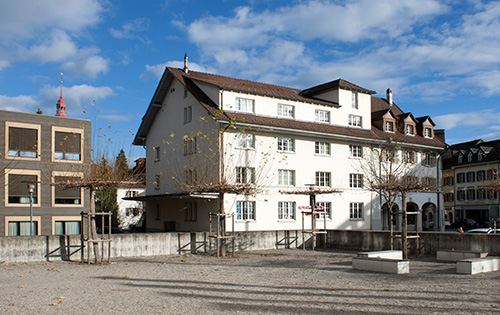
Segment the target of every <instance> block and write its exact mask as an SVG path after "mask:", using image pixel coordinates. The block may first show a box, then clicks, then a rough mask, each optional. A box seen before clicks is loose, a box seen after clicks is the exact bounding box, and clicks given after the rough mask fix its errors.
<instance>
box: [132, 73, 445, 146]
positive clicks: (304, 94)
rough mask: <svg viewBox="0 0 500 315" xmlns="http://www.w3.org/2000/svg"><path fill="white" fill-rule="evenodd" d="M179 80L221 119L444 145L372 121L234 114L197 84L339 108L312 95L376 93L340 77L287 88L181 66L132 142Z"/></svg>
mask: <svg viewBox="0 0 500 315" xmlns="http://www.w3.org/2000/svg"><path fill="white" fill-rule="evenodd" d="M174 78H175V79H177V80H178V81H179V82H180V83H181V84H182V85H184V86H185V87H186V88H187V90H188V91H189V92H190V93H191V94H192V95H193V96H194V97H195V98H196V99H197V100H198V101H199V103H200V104H201V105H202V106H203V107H204V108H205V109H206V110H207V111H208V112H209V113H210V114H211V115H213V116H215V117H218V118H219V119H221V120H233V121H236V122H240V123H246V124H254V125H261V126H270V127H280V128H287V129H296V130H307V131H313V132H320V133H321V132H324V133H329V134H335V135H338V136H340V137H359V138H367V140H370V139H371V140H372V141H378V140H387V139H392V140H394V141H401V142H403V141H404V142H408V143H411V144H418V145H424V146H433V147H438V148H444V146H445V144H444V141H441V140H440V139H438V138H436V137H434V138H433V139H429V138H424V137H420V136H415V137H411V138H408V137H406V135H404V134H401V135H400V134H397V133H395V134H393V133H386V132H383V131H381V130H379V129H378V128H377V127H374V126H373V124H372V128H371V130H367V129H360V128H353V127H345V126H336V125H330V124H323V123H316V122H306V121H300V120H291V119H280V118H275V117H264V116H259V115H254V114H250V113H235V112H224V111H221V110H220V109H219V107H218V105H217V104H215V103H214V101H213V100H212V99H210V98H209V97H208V96H207V95H206V94H205V93H204V92H203V91H202V90H201V88H200V87H199V86H198V83H200V82H203V83H206V84H209V85H213V86H215V87H217V88H219V89H222V90H229V91H236V92H243V93H249V94H256V95H263V96H268V97H275V98H281V99H288V100H293V101H299V102H300V101H301V102H307V103H312V104H320V105H327V106H334V107H339V104H338V103H335V102H328V101H324V100H318V99H315V98H314V97H312V96H311V95H312V94H315V93H319V91H324V90H327V89H332V88H344V89H345V88H348V89H351V90H359V91H363V93H368V94H373V93H375V92H373V91H370V90H366V89H364V88H362V87H359V86H357V85H355V84H352V83H350V82H348V81H345V80H343V79H338V80H335V81H331V82H328V83H325V84H322V85H319V86H316V87H313V88H311V89H307V90H304V91H301V90H298V89H293V88H287V87H283V86H278V85H272V84H266V83H259V82H254V81H248V80H241V79H234V78H229V77H225V76H220V75H214V74H208V73H202V72H196V71H189V73H185V72H184V71H183V70H182V69H176V68H169V67H167V68H166V69H165V72H164V74H163V76H162V78H161V80H160V83H159V85H158V87H157V89H156V91H155V94H154V96H153V98H152V100H151V102H150V105H149V107H148V110H147V112H146V114H145V115H144V117H143V118H142V123H141V126H140V127H139V131H138V132H137V134H136V137H135V139H134V142H133V144H134V145H144V144H145V140H146V137H147V133H148V132H149V129H150V128H151V125H152V123H153V121H154V119H155V116H156V114H157V113H158V110H159V108H161V104H162V102H163V99H164V98H165V96H166V93H167V91H168V88H169V86H170V84H171V82H172V80H173V79H174ZM371 103H372V115H373V113H374V112H376V111H380V112H381V113H382V114H385V113H387V112H390V113H391V115H393V116H395V117H397V116H399V115H402V114H403V111H402V110H401V109H400V108H399V107H398V106H397V105H395V104H393V105H392V106H389V103H388V102H387V101H386V100H384V99H381V98H377V97H373V96H372V97H371Z"/></svg>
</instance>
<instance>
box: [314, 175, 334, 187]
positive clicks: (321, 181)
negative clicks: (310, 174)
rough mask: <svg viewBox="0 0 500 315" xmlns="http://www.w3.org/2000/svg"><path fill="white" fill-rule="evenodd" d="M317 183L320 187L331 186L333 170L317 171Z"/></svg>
mask: <svg viewBox="0 0 500 315" xmlns="http://www.w3.org/2000/svg"><path fill="white" fill-rule="evenodd" d="M315 185H316V186H319V187H331V185H332V173H331V172H321V171H318V172H316V175H315Z"/></svg>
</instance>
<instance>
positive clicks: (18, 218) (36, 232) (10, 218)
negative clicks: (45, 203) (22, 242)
mask: <svg viewBox="0 0 500 315" xmlns="http://www.w3.org/2000/svg"><path fill="white" fill-rule="evenodd" d="M32 219H33V223H36V225H35V226H36V228H35V230H34V231H33V234H34V235H40V234H41V231H42V227H41V219H42V218H41V217H40V216H33V217H32ZM10 222H24V223H28V224H29V222H30V217H29V216H6V217H5V226H4V228H5V229H4V231H5V236H9V223H10ZM28 235H29V234H28ZM20 236H21V235H20Z"/></svg>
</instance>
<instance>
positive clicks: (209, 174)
mask: <svg viewBox="0 0 500 315" xmlns="http://www.w3.org/2000/svg"><path fill="white" fill-rule="evenodd" d="M373 94H375V92H374V91H370V90H367V89H365V88H362V87H360V86H357V85H355V84H352V83H350V82H347V81H345V80H343V79H338V80H335V81H332V82H328V83H325V84H322V85H319V86H315V87H313V88H310V89H306V90H299V89H293V88H287V87H282V86H276V85H270V84H264V83H258V82H252V81H246V80H240V79H234V78H228V77H223V76H218V75H213V74H207V73H200V72H194V71H188V70H187V67H185V69H184V70H182V69H174V68H167V69H166V70H165V73H164V74H163V76H162V78H161V81H160V83H159V85H158V88H157V90H156V92H155V94H154V96H153V98H152V100H151V103H150V105H149V107H148V109H147V112H146V114H145V116H144V117H143V119H142V123H141V126H140V127H139V130H138V132H137V135H136V138H135V140H134V144H135V145H142V146H145V147H146V159H147V163H146V165H147V171H146V172H147V185H146V197H145V198H144V200H146V201H147V212H146V213H147V220H146V222H147V223H146V224H147V230H148V231H175V230H177V231H207V230H208V217H209V215H208V214H209V213H210V212H212V213H217V212H218V211H219V208H220V207H219V199H218V195H217V194H210V193H203V192H198V193H196V192H193V191H189V189H186V187H189V185H190V184H192V183H195V184H203V185H205V186H209V185H210V183H220V182H221V181H222V182H227V183H229V184H231V183H249V184H250V185H255V187H256V188H257V189H258V192H257V193H256V194H254V195H236V194H230V193H226V194H225V195H224V199H223V202H224V211H225V212H226V213H234V214H235V216H236V217H235V219H236V221H235V227H234V228H235V230H236V231H246V230H298V229H301V228H302V215H301V213H300V210H299V207H302V206H307V205H309V196H307V195H299V194H289V193H286V192H291V191H294V190H299V189H306V188H307V187H309V186H308V185H315V186H318V187H332V188H337V189H339V190H341V191H342V193H341V194H325V195H318V196H317V198H316V201H317V203H319V205H321V206H323V207H324V208H325V209H326V211H327V223H326V224H327V228H328V229H365V230H368V229H375V230H377V229H383V228H384V227H385V226H387V224H388V223H387V219H383V217H385V218H386V217H387V216H386V215H385V214H384V213H383V210H382V209H383V208H384V207H383V206H382V205H383V203H384V201H383V200H382V199H381V198H380V196H378V194H376V193H375V192H372V191H370V190H368V189H366V188H364V186H363V177H364V176H366V175H365V174H363V171H362V170H361V167H360V165H361V164H362V163H366V162H367V161H369V157H370V152H371V151H370V150H371V149H373V148H376V147H378V146H380V145H383V144H384V143H386V142H387V141H388V139H391V140H392V141H397V142H400V146H401V158H402V160H403V159H404V160H405V162H408V163H415V165H416V166H417V167H421V168H422V169H423V170H425V173H426V174H427V175H426V176H432V177H434V178H436V177H437V175H438V174H437V168H436V163H431V162H429V157H435V154H436V152H438V151H441V150H442V149H444V146H445V144H444V132H443V131H442V130H441V131H438V130H434V123H433V122H432V120H431V119H430V118H429V117H421V118H414V117H413V115H411V113H404V112H403V111H402V110H401V109H400V108H399V107H398V106H396V105H395V104H394V103H393V102H392V92H390V90H388V99H389V101H388V100H386V99H381V98H377V97H373V96H372V95H373ZM205 191H206V190H205ZM437 199H438V198H437V194H436V193H418V194H410V195H409V200H408V201H409V206H410V207H411V209H414V208H417V209H419V210H422V211H424V212H425V211H435V210H434V209H436V206H437V205H438V202H437ZM412 207H413V208H412ZM321 221H322V220H321ZM306 223H307V224H310V220H306ZM306 227H307V225H306ZM320 227H321V226H320ZM227 229H231V222H230V221H228V222H227Z"/></svg>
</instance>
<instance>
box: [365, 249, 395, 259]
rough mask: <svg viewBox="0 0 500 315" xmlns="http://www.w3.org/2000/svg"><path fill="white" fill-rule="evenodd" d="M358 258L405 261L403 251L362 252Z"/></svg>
mask: <svg viewBox="0 0 500 315" xmlns="http://www.w3.org/2000/svg"><path fill="white" fill-rule="evenodd" d="M358 257H364V258H385V259H397V260H402V259H403V251H400V250H379V251H373V252H360V253H358Z"/></svg>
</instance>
